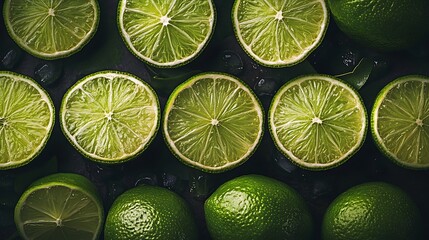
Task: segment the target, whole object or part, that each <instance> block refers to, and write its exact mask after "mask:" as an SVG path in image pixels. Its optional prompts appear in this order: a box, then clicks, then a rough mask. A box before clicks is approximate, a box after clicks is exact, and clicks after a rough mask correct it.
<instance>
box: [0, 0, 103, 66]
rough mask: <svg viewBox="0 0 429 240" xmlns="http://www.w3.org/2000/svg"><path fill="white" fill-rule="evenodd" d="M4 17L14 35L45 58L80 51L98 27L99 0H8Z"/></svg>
mask: <svg viewBox="0 0 429 240" xmlns="http://www.w3.org/2000/svg"><path fill="white" fill-rule="evenodd" d="M3 16H4V21H5V24H6V27H7V30H8V32H9V35H10V36H11V38H12V39H13V40H14V41H15V42H16V44H18V45H19V46H20V47H21V48H23V49H24V50H25V51H27V52H28V53H30V54H32V55H34V56H36V57H39V58H43V59H57V58H64V57H67V56H69V55H72V54H74V53H76V52H78V51H79V50H80V49H81V48H82V47H83V46H84V45H86V44H87V43H88V42H89V40H90V39H91V38H92V36H93V35H94V33H95V32H96V30H97V26H98V21H99V18H100V13H99V9H98V2H97V1H96V0H73V1H63V0H50V1H46V0H32V1H28V0H5V2H4V7H3Z"/></svg>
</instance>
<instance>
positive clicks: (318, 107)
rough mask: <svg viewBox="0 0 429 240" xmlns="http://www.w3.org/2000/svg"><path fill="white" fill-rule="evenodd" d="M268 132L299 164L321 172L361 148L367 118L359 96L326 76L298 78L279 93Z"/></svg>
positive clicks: (344, 85) (339, 162) (273, 107)
mask: <svg viewBox="0 0 429 240" xmlns="http://www.w3.org/2000/svg"><path fill="white" fill-rule="evenodd" d="M269 128H270V131H271V135H272V137H273V140H274V142H275V144H276V145H277V147H278V148H279V150H280V151H281V152H282V153H283V154H285V155H286V156H288V157H289V158H290V159H291V160H292V161H293V162H294V163H296V164H297V165H298V166H300V167H302V168H306V169H310V170H323V169H328V168H332V167H334V166H337V165H339V164H341V163H343V162H344V161H346V160H347V159H348V158H350V157H351V156H352V155H353V154H354V153H355V152H356V151H357V150H358V149H359V148H360V147H361V145H362V144H363V142H364V139H365V135H366V130H367V115H366V110H365V107H364V105H363V103H362V100H361V98H360V96H359V94H358V93H357V92H356V91H355V90H354V89H353V88H352V87H350V86H349V85H347V84H346V83H344V82H342V81H340V80H337V79H334V78H332V77H329V76H323V75H309V76H302V77H298V78H296V79H294V80H292V81H290V82H287V83H286V84H285V85H283V87H282V88H281V89H280V90H279V91H278V92H277V93H276V95H275V96H274V98H273V101H272V103H271V106H270V110H269Z"/></svg>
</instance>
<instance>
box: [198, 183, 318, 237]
mask: <svg viewBox="0 0 429 240" xmlns="http://www.w3.org/2000/svg"><path fill="white" fill-rule="evenodd" d="M204 213H205V217H206V222H207V228H208V230H209V233H210V235H211V237H212V238H213V240H220V239H222V240H235V239H249V240H257V239H270V240H276V239H278V240H283V239H299V240H307V239H308V240H310V239H313V238H312V237H313V221H312V217H311V214H310V211H309V210H308V208H307V206H306V204H305V202H304V200H303V199H302V198H301V196H299V194H298V193H297V192H295V190H293V189H292V188H291V187H289V186H287V185H286V184H284V183H282V182H280V181H277V180H274V179H271V178H268V177H264V176H260V175H245V176H241V177H237V178H235V179H232V180H230V181H228V182H226V183H224V184H223V185H222V186H220V187H219V188H218V189H217V190H216V191H215V192H214V193H213V194H212V195H211V196H210V197H209V198H208V199H207V200H206V202H205V204H204Z"/></svg>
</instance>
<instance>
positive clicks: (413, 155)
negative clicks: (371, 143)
mask: <svg viewBox="0 0 429 240" xmlns="http://www.w3.org/2000/svg"><path fill="white" fill-rule="evenodd" d="M371 130H372V134H373V137H374V140H375V142H376V143H377V146H378V147H379V148H380V150H381V151H382V152H383V153H385V154H386V155H387V156H388V157H390V158H391V159H392V160H394V161H395V162H396V163H398V164H400V165H402V166H405V167H409V168H415V169H422V168H429V154H428V153H429V77H425V76H414V75H412V76H405V77H401V78H399V79H397V80H395V81H393V82H391V83H390V84H388V85H387V86H386V87H384V88H383V90H381V92H380V93H379V94H378V96H377V99H376V101H375V104H374V107H373V109H372V115H371Z"/></svg>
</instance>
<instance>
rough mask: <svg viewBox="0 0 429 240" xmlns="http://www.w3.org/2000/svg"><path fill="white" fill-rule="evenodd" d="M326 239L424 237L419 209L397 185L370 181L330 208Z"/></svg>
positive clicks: (324, 226) (409, 239)
mask: <svg viewBox="0 0 429 240" xmlns="http://www.w3.org/2000/svg"><path fill="white" fill-rule="evenodd" d="M322 239H323V240H362V239H365V240H417V239H422V225H421V216H420V214H419V210H418V208H417V206H416V205H415V203H414V202H413V201H412V199H411V198H410V197H409V196H408V195H407V194H406V193H405V192H404V191H402V190H401V189H399V188H398V187H396V186H393V185H390V184H387V183H383V182H371V183H365V184H361V185H358V186H355V187H352V188H351V189H349V190H347V191H346V192H344V193H342V194H341V195H339V196H338V197H337V198H336V199H335V200H334V201H333V202H332V203H331V205H330V206H329V207H328V209H327V211H326V213H325V216H324V219H323V224H322Z"/></svg>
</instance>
